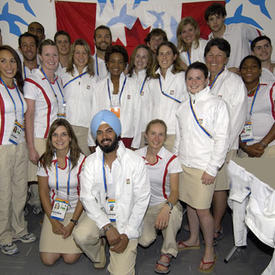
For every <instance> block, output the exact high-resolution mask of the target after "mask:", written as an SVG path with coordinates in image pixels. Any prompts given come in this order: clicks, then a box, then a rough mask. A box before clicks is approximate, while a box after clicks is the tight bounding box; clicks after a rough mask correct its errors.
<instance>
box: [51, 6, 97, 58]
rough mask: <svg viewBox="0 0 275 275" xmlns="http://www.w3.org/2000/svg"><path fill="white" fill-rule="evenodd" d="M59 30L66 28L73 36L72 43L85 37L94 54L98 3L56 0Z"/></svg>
mask: <svg viewBox="0 0 275 275" xmlns="http://www.w3.org/2000/svg"><path fill="white" fill-rule="evenodd" d="M55 11H56V24H57V30H58V31H59V30H64V31H66V32H68V33H69V34H70V36H71V39H72V43H73V42H74V41H75V40H76V39H78V38H82V39H85V40H86V41H87V42H88V43H89V45H90V47H91V51H92V54H94V40H93V37H94V29H95V23H96V3H79V2H65V1H64V2H63V1H62V2H55Z"/></svg>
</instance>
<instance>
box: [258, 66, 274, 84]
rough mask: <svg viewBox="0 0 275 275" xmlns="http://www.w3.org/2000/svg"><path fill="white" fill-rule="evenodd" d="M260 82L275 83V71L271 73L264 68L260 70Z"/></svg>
mask: <svg viewBox="0 0 275 275" xmlns="http://www.w3.org/2000/svg"><path fill="white" fill-rule="evenodd" d="M260 82H261V83H268V82H275V71H274V70H273V73H272V72H271V71H270V70H268V69H266V68H262V73H261V77H260Z"/></svg>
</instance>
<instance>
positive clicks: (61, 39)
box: [54, 30, 71, 74]
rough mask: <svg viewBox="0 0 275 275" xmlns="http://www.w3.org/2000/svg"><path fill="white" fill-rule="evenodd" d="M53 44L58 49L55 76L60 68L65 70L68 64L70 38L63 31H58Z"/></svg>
mask: <svg viewBox="0 0 275 275" xmlns="http://www.w3.org/2000/svg"><path fill="white" fill-rule="evenodd" d="M54 42H55V44H56V46H57V49H58V54H59V67H58V69H57V74H58V72H59V71H60V70H62V68H67V66H68V63H69V55H70V50H71V37H70V35H69V34H68V33H67V32H65V31H62V30H61V31H58V32H56V33H55V35H54Z"/></svg>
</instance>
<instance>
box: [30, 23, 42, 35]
mask: <svg viewBox="0 0 275 275" xmlns="http://www.w3.org/2000/svg"><path fill="white" fill-rule="evenodd" d="M34 23H35V24H38V25H39V26H40V27H41V29H42V32H43V34H45V29H44V26H43V25H42V24H41V23H39V22H37V21H34V22H31V23H30V24H29V25H28V29H29V27H30V25H31V24H34Z"/></svg>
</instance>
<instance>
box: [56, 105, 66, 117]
mask: <svg viewBox="0 0 275 275" xmlns="http://www.w3.org/2000/svg"><path fill="white" fill-rule="evenodd" d="M62 107H63V110H62V111H61V112H58V114H57V117H58V118H66V103H65V102H64V103H63V105H62Z"/></svg>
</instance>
